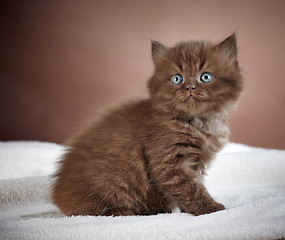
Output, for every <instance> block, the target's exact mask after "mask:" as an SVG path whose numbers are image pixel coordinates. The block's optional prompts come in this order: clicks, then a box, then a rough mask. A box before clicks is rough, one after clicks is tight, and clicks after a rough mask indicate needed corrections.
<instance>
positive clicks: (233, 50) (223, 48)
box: [217, 33, 238, 66]
mask: <svg viewBox="0 0 285 240" xmlns="http://www.w3.org/2000/svg"><path fill="white" fill-rule="evenodd" d="M217 49H218V50H219V51H220V52H221V53H222V54H223V55H224V56H225V57H226V58H227V59H228V60H229V62H230V63H231V64H232V65H235V66H236V65H237V53H238V50H237V40H236V35H235V33H234V34H232V35H231V36H229V37H227V38H226V39H225V40H224V41H222V42H221V43H220V44H218V45H217Z"/></svg>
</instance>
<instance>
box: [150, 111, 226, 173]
mask: <svg viewBox="0 0 285 240" xmlns="http://www.w3.org/2000/svg"><path fill="white" fill-rule="evenodd" d="M153 129H157V130H154V131H153V133H152V136H151V137H150V138H149V139H148V140H147V143H146V145H147V146H146V150H147V151H148V153H149V154H150V156H151V157H150V158H151V159H152V161H154V163H155V164H154V165H156V164H162V165H163V163H161V162H159V160H158V159H164V161H167V159H169V161H172V164H173V168H174V169H177V170H178V171H180V170H182V171H184V172H185V173H187V174H191V175H196V176H197V178H200V177H201V175H203V174H205V169H206V168H207V167H208V165H209V163H210V161H211V160H212V159H213V158H214V156H215V154H216V153H217V152H218V151H219V150H220V149H221V148H222V147H223V146H224V145H225V143H226V142H227V138H228V134H229V130H228V127H227V125H226V121H225V117H224V116H223V115H222V114H216V115H213V116H210V117H207V118H200V117H188V118H179V117H172V118H169V119H168V120H167V121H165V122H164V123H163V124H162V125H160V126H159V125H157V126H155V127H153ZM167 155H168V156H169V158H168V157H167ZM162 165H160V166H162ZM152 167H153V168H155V166H152Z"/></svg>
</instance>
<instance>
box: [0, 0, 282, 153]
mask: <svg viewBox="0 0 285 240" xmlns="http://www.w3.org/2000/svg"><path fill="white" fill-rule="evenodd" d="M2 4H3V1H2ZM1 9H2V14H1V72H0V79H1V86H0V110H1V117H0V139H1V140H20V139H34V140H44V141H55V142H62V141H63V140H64V139H65V138H67V137H68V136H70V135H71V134H72V132H74V131H75V130H76V129H78V127H79V126H80V125H81V124H82V123H83V122H84V119H85V118H86V117H90V116H91V115H92V114H96V113H97V112H98V111H99V109H101V108H102V107H103V106H105V105H106V104H108V103H110V102H113V101H120V100H122V99H125V98H130V97H136V96H139V97H143V96H146V94H147V92H146V87H145V81H146V80H147V79H148V78H149V76H150V75H151V74H152V71H153V66H152V62H151V55H150V43H149V40H148V37H151V38H153V39H156V40H159V41H162V42H164V43H165V44H169V45H172V44H174V43H176V42H177V41H179V40H187V39H193V38H194V39H200V38H202V39H204V38H206V39H210V40H214V41H215V40H220V39H223V38H225V37H226V36H228V35H230V34H231V33H232V32H233V31H236V32H237V37H238V43H239V59H240V64H241V67H242V69H243V72H244V76H245V79H246V83H247V90H246V92H245V94H244V96H243V98H242V101H241V105H240V108H239V110H238V111H237V112H235V114H234V115H233V117H232V118H231V131H232V135H231V140H232V141H235V142H241V143H245V144H250V145H255V146H261V147H271V148H283V149H285V127H284V123H285V106H284V105H285V96H284V91H285V90H284V89H285V72H284V71H285V64H284V54H285V51H284V50H285V47H284V43H285V27H284V25H285V1H283V0H279V1H278V0H275V1H269V0H268V1H261V0H258V1H247V0H246V1H228V0H221V1H213V0H209V1H194V0H193V1H189V0H188V1H186V0H185V1H180V0H177V1H174V0H169V1H167V0H161V1H155V0H153V1H152V0H149V1H148V0H145V1H134V0H126V1H125V0H124V1H116V0H114V1H108V0H107V1H71V0H70V1H64V0H56V1H52V0H47V1H38V0H34V1H32V0H25V1H22V0H18V1H13V0H12V1H6V3H4V5H2V7H1Z"/></svg>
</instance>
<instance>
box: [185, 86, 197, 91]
mask: <svg viewBox="0 0 285 240" xmlns="http://www.w3.org/2000/svg"><path fill="white" fill-rule="evenodd" d="M195 88H196V86H195V85H190V86H187V87H186V90H187V91H189V90H190V89H191V90H194V89H195Z"/></svg>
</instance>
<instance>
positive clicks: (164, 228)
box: [0, 142, 285, 240]
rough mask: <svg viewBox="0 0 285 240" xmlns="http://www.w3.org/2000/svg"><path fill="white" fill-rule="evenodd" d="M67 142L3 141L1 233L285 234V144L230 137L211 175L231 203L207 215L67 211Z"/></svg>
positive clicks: (219, 196)
mask: <svg viewBox="0 0 285 240" xmlns="http://www.w3.org/2000/svg"><path fill="white" fill-rule="evenodd" d="M64 150H65V147H64V146H61V145H57V144H54V143H43V142H0V178H1V180H0V202H1V205H0V239H69V240H70V239H280V238H284V237H285V151H282V150H269V149H262V148H253V147H249V146H245V145H241V144H234V143H230V144H228V145H227V146H226V148H225V149H224V150H223V151H222V152H220V153H219V154H218V156H217V158H216V160H215V162H214V163H213V164H212V167H211V168H210V169H209V171H208V176H207V177H206V179H205V184H206V186H207V189H208V190H209V192H210V193H211V194H212V196H213V197H214V198H215V199H216V200H217V201H219V202H221V203H223V204H224V205H225V206H226V208H227V210H225V211H221V212H216V213H212V214H208V215H202V216H198V217H196V216H192V215H190V214H186V213H180V212H179V211H178V210H177V211H176V212H174V213H172V214H160V215H155V216H130V217H94V216H76V217H66V216H63V215H62V214H61V213H60V211H59V210H58V208H57V207H56V206H55V205H53V204H52V203H51V200H50V186H51V184H52V181H53V180H52V177H51V174H53V173H54V171H55V169H56V162H57V161H58V159H59V158H60V156H61V155H62V154H63V153H64Z"/></svg>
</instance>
